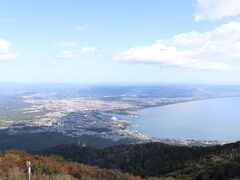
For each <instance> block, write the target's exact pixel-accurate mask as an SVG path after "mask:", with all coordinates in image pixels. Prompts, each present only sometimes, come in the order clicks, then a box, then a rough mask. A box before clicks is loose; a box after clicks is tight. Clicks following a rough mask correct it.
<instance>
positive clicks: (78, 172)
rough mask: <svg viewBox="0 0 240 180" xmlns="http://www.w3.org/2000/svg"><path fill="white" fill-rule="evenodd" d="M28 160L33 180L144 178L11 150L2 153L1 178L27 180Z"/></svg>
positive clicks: (120, 179)
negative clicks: (30, 163) (30, 164)
mask: <svg viewBox="0 0 240 180" xmlns="http://www.w3.org/2000/svg"><path fill="white" fill-rule="evenodd" d="M26 161H31V162H32V170H33V180H77V179H81V180H142V178H140V177H138V176H134V175H131V174H128V173H122V172H120V171H118V170H107V169H100V168H98V167H94V166H88V165H84V164H79V163H74V162H67V161H66V160H64V159H63V158H61V157H57V156H52V157H44V156H39V155H31V154H28V153H26V152H23V151H16V150H9V151H5V152H2V153H0V180H26V179H27V172H26V165H25V162H26ZM148 180H174V178H149V179H148Z"/></svg>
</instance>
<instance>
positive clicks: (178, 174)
mask: <svg viewBox="0 0 240 180" xmlns="http://www.w3.org/2000/svg"><path fill="white" fill-rule="evenodd" d="M34 153H36V154H42V155H52V154H55V155H59V156H62V157H64V158H66V159H68V160H72V161H77V162H80V163H84V164H89V165H97V166H99V167H102V168H109V169H112V168H113V169H121V170H122V171H123V172H128V173H133V174H135V175H139V176H142V177H149V176H171V177H174V178H180V179H197V180H208V179H216V180H221V179H222V180H224V179H229V178H237V179H240V142H236V143H231V144H226V145H223V146H220V145H218V146H212V147H183V146H171V145H166V144H163V143H145V144H136V145H120V146H113V147H107V148H104V149H99V148H96V147H93V146H85V144H82V143H80V144H68V145H61V146H57V147H54V148H50V149H46V150H43V151H38V152H34Z"/></svg>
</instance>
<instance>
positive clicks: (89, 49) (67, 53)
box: [56, 47, 95, 58]
mask: <svg viewBox="0 0 240 180" xmlns="http://www.w3.org/2000/svg"><path fill="white" fill-rule="evenodd" d="M93 52H95V48H94V47H83V48H82V49H79V50H70V51H63V52H61V53H59V54H58V55H57V56H56V57H57V58H74V57H78V56H81V55H83V54H89V53H93Z"/></svg>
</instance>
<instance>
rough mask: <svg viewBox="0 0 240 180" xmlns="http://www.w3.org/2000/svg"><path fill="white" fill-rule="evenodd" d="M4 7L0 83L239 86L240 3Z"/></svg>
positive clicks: (201, 0)
mask: <svg viewBox="0 0 240 180" xmlns="http://www.w3.org/2000/svg"><path fill="white" fill-rule="evenodd" d="M0 3H1V5H0V82H29V83H38V82H57V83H59V82H62V83H67V82H69V83H115V84H116V83H128V84H129V83H141V84H146V83H147V84H161V83H164V84H166V83H167V84H168V83H169V84H173V83H178V84H179V83H180V84H181V83H183V84H186V83H194V84H240V78H239V77H240V61H239V60H240V53H239V52H240V21H239V20H240V18H239V15H240V2H239V0H228V1H226V0H172V1H166V0H148V1H146V0H131V1H129V0H121V1H113V0H103V1H99V0H89V1H82V0H51V1H49V0H41V1H33V0H21V1H19V0H8V1H4V0H0Z"/></svg>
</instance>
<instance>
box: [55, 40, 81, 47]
mask: <svg viewBox="0 0 240 180" xmlns="http://www.w3.org/2000/svg"><path fill="white" fill-rule="evenodd" d="M77 44H78V43H77V42H75V41H60V42H56V43H55V45H56V46H60V47H72V46H76V45H77Z"/></svg>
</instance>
